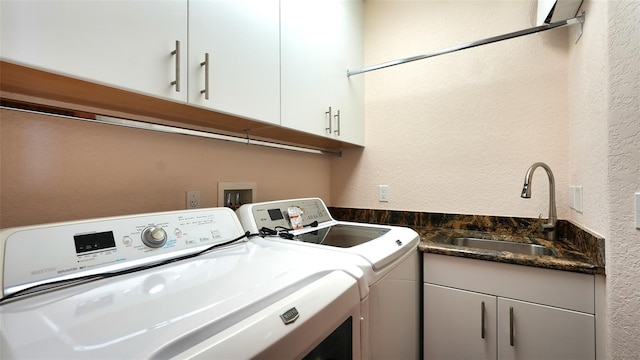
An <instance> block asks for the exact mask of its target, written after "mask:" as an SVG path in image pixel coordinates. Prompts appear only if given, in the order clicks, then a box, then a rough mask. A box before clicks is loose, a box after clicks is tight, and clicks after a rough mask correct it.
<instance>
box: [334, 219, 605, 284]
mask: <svg viewBox="0 0 640 360" xmlns="http://www.w3.org/2000/svg"><path fill="white" fill-rule="evenodd" d="M329 211H330V212H331V215H332V216H333V217H334V218H335V219H337V220H344V221H356V222H366V223H373V224H387V225H399V226H407V227H410V228H412V229H414V230H415V231H416V232H417V233H418V234H420V238H421V241H420V244H419V245H418V250H419V251H422V252H428V253H434V254H443V255H450V256H459V257H467V258H473V259H480V260H488V261H497V262H504V263H511V264H519V265H526V266H535V267H542V268H548V269H556V270H564V271H574V272H581V273H587V274H602V275H604V274H605V261H604V259H605V256H604V238H602V237H599V236H597V235H595V234H592V233H590V232H589V231H587V230H585V229H582V228H580V227H579V226H577V225H575V224H573V223H572V222H569V221H566V220H558V223H557V233H558V239H557V240H556V241H549V240H546V239H545V234H544V233H543V232H542V231H541V230H540V229H539V225H540V220H539V219H531V218H514V217H500V216H482V215H455V214H441V213H425V212H412V211H393V210H369V209H352V208H338V207H330V208H329ZM460 237H473V238H481V239H490V240H500V241H511V242H522V243H532V244H538V245H543V246H546V247H549V248H552V249H554V250H555V251H556V253H557V254H558V255H557V256H541V255H521V254H516V253H511V252H508V251H496V250H484V249H479V248H471V247H464V246H456V245H452V244H451V242H452V239H454V238H460Z"/></svg>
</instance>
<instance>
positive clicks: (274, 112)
mask: <svg viewBox="0 0 640 360" xmlns="http://www.w3.org/2000/svg"><path fill="white" fill-rule="evenodd" d="M279 19H280V14H279V1H278V0H215V1H204V0H189V102H190V103H191V104H195V105H199V106H203V107H207V108H211V109H215V110H218V111H221V112H225V113H230V114H233V115H238V116H241V117H246V118H250V119H253V120H259V121H264V122H269V123H273V124H279V123H280V46H279V44H280V39H279V36H280V34H279V31H280V29H279ZM205 53H208V54H209V64H208V66H209V69H208V72H209V73H208V79H207V78H206V76H207V73H206V68H205V66H203V65H201V64H202V62H204V61H205ZM207 81H208V97H209V99H206V98H205V97H206V93H202V91H203V90H205V88H206V86H207Z"/></svg>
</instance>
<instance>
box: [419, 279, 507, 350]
mask: <svg viewBox="0 0 640 360" xmlns="http://www.w3.org/2000/svg"><path fill="white" fill-rule="evenodd" d="M496 301H497V300H496V297H495V296H489V295H484V294H479V293H475V292H470V291H464V290H458V289H453V288H448V287H443V286H438V285H432V284H424V358H425V359H496Z"/></svg>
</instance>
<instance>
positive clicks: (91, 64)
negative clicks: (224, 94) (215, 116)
mask: <svg viewBox="0 0 640 360" xmlns="http://www.w3.org/2000/svg"><path fill="white" fill-rule="evenodd" d="M0 16H1V21H0V23H1V28H0V30H1V35H0V36H1V37H0V40H1V41H0V56H1V57H2V60H6V61H10V62H14V63H17V64H21V65H26V66H29V67H33V68H38V69H42V70H47V71H51V72H55V73H58V74H62V75H67V76H70V77H74V78H79V79H83V80H90V81H93V82H98V83H102V84H108V85H112V86H116V87H119V88H123V89H127V90H132V91H135V92H141V93H145V94H150V95H154V96H157V97H162V98H168V99H172V100H176V101H186V99H187V86H186V69H187V67H186V65H187V63H186V50H187V1H186V0H165V1H153V2H152V1H144V0H138V1H136V0H129V1H106V0H92V1H6V0H3V1H1V2H0ZM176 41H180V48H179V49H178V51H179V53H180V57H181V59H180V63H179V67H178V68H176V61H177V58H178V56H176V55H175V54H174V55H172V54H171V52H172V51H174V50H176ZM177 70H179V72H180V73H181V79H180V80H181V82H182V83H181V84H180V85H181V87H182V89H181V91H180V92H177V91H176V87H175V85H172V84H171V82H172V81H174V80H176V75H177V74H176V72H177Z"/></svg>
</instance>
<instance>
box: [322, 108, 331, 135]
mask: <svg viewBox="0 0 640 360" xmlns="http://www.w3.org/2000/svg"><path fill="white" fill-rule="evenodd" d="M324 114H325V115H327V118H329V127H328V128H324V129H325V130H326V131H327V133H329V134H331V132H332V131H333V127H332V123H331V106H329V110H328V111H325V112H324Z"/></svg>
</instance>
